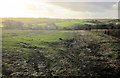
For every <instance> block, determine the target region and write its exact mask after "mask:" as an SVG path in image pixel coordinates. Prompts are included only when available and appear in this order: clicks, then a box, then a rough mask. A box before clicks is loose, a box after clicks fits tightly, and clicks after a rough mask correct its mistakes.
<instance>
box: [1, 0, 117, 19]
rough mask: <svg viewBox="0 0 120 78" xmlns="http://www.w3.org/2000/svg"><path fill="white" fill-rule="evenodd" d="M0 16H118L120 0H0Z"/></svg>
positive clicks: (81, 17) (88, 17) (86, 17)
mask: <svg viewBox="0 0 120 78" xmlns="http://www.w3.org/2000/svg"><path fill="white" fill-rule="evenodd" d="M0 10H1V12H0V17H34V18H62V19H107V18H108V19H109V18H110V19H111V18H113V19H114V18H118V0H0Z"/></svg>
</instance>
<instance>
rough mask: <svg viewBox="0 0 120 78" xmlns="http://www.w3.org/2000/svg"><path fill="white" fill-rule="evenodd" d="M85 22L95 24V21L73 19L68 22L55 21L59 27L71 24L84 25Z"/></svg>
mask: <svg viewBox="0 0 120 78" xmlns="http://www.w3.org/2000/svg"><path fill="white" fill-rule="evenodd" d="M84 24H89V25H94V24H93V23H90V22H87V21H85V20H72V21H67V22H57V23H55V25H56V26H58V27H69V26H75V25H81V26H82V25H84Z"/></svg>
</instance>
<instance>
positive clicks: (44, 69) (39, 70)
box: [2, 30, 120, 78]
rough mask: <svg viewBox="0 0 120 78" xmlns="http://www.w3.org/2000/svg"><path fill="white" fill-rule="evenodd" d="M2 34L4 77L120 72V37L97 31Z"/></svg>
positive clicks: (88, 75) (8, 32) (6, 32)
mask: <svg viewBox="0 0 120 78" xmlns="http://www.w3.org/2000/svg"><path fill="white" fill-rule="evenodd" d="M2 37H3V41H2V42H3V43H2V44H3V47H2V48H3V77H13V78H16V77H41V76H48V77H50V76H80V77H97V78H99V77H101V76H102V75H104V76H105V77H110V76H112V77H116V76H117V74H118V73H119V72H116V71H119V63H120V62H119V61H120V47H119V46H120V40H119V39H118V38H115V37H113V36H108V35H105V34H103V33H100V32H98V31H87V30H3V33H2ZM103 70H105V71H103ZM109 70H111V71H109ZM111 73H112V74H111Z"/></svg>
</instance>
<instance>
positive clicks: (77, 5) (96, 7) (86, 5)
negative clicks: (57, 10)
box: [50, 2, 116, 12]
mask: <svg viewBox="0 0 120 78" xmlns="http://www.w3.org/2000/svg"><path fill="white" fill-rule="evenodd" d="M50 3H51V4H53V5H57V6H61V7H63V8H66V9H69V10H73V11H80V12H105V11H108V10H115V8H113V7H112V6H113V5H114V4H116V2H50Z"/></svg>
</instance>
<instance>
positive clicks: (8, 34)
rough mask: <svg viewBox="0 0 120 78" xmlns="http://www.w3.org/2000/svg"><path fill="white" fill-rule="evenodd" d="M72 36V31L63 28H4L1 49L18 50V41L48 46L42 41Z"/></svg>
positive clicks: (53, 40)
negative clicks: (58, 29)
mask: <svg viewBox="0 0 120 78" xmlns="http://www.w3.org/2000/svg"><path fill="white" fill-rule="evenodd" d="M73 36H74V34H73V33H72V31H65V30H62V31H57V30H49V31H47V30H14V31H13V30H4V31H3V49H6V50H8V51H16V50H17V51H19V49H21V48H22V47H21V46H20V45H18V44H17V43H19V42H24V43H28V44H30V45H32V46H37V47H44V48H49V46H46V45H45V44H44V42H60V40H59V38H62V39H69V38H72V37H73ZM22 49H23V48H22ZM23 50H25V49H23Z"/></svg>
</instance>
